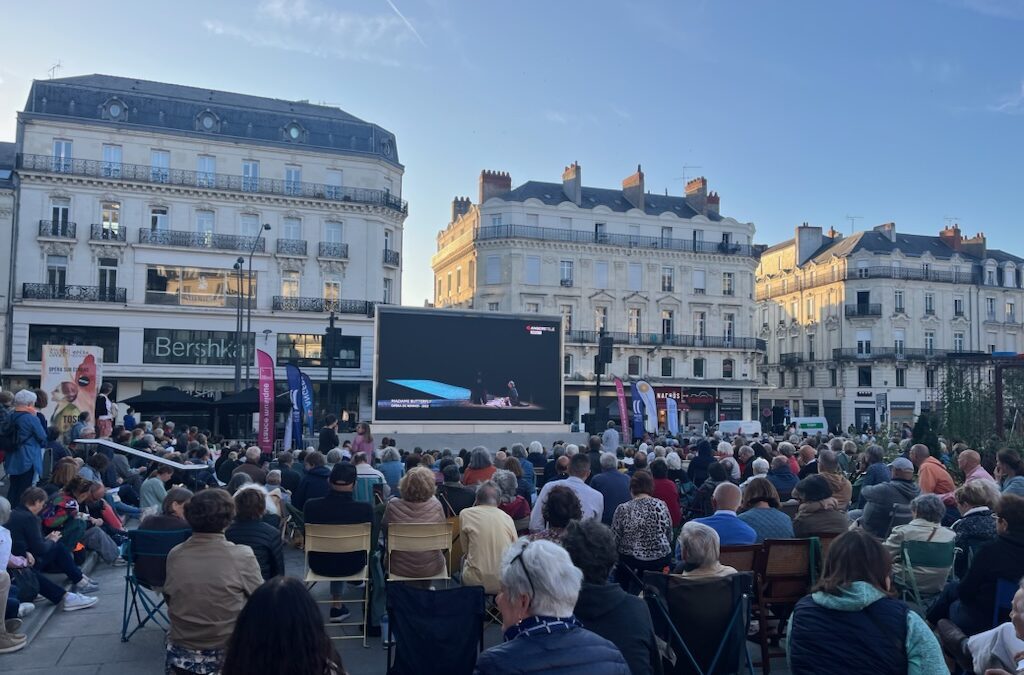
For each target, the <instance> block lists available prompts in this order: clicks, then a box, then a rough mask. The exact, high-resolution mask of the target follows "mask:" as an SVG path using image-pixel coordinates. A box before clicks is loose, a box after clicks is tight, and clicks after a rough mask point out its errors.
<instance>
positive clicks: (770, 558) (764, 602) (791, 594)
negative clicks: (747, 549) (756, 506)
mask: <svg viewBox="0 0 1024 675" xmlns="http://www.w3.org/2000/svg"><path fill="white" fill-rule="evenodd" d="M813 541H814V540H813V539H766V540H765V542H764V552H763V553H762V554H761V556H760V559H759V560H758V563H757V579H758V582H759V583H758V589H757V590H758V593H757V598H756V604H755V615H756V616H757V619H758V625H757V641H758V643H759V644H760V646H761V663H760V664H759V665H760V666H761V672H762V673H764V674H765V675H767V674H768V673H769V672H770V670H771V652H770V649H769V641H770V640H771V641H777V640H778V639H779V638H781V637H782V630H781V629H782V625H781V622H782V618H783V617H785V616H786V615H787V614H788V613H789V611H791V610H792V608H793V606H794V605H796V603H797V602H799V601H800V599H801V598H802V597H804V596H805V595H807V593H808V592H809V591H810V589H811V580H812V577H813V573H812V570H811V565H812V561H811V555H812V550H813V548H814V547H813V546H812V542H813ZM814 562H815V563H816V562H817V561H814ZM772 621H777V622H778V625H776V626H775V627H774V628H772V627H771V626H770V625H769V624H770V622H772ZM777 655H783V653H782V652H778V653H777Z"/></svg>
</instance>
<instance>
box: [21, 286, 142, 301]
mask: <svg viewBox="0 0 1024 675" xmlns="http://www.w3.org/2000/svg"><path fill="white" fill-rule="evenodd" d="M21 297H22V298H24V299H26V300H70V301H72V302H120V303H124V302H125V301H126V298H127V291H126V290H125V289H124V288H120V287H118V288H114V287H112V286H77V285H74V286H72V285H64V286H57V285H50V284H22V286H21Z"/></svg>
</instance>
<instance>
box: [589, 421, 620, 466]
mask: <svg viewBox="0 0 1024 675" xmlns="http://www.w3.org/2000/svg"><path fill="white" fill-rule="evenodd" d="M601 445H603V446H604V451H605V452H610V453H612V454H615V453H617V452H618V451H619V431H618V430H617V429H616V428H615V420H608V428H607V429H605V430H604V433H603V434H601ZM594 473H597V472H596V471H595V472H594Z"/></svg>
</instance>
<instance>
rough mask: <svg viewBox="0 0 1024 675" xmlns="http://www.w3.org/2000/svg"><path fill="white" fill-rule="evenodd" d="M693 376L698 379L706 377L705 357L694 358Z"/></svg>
mask: <svg viewBox="0 0 1024 675" xmlns="http://www.w3.org/2000/svg"><path fill="white" fill-rule="evenodd" d="M693 376H694V378H696V379H699V380H703V379H704V359H694V360H693Z"/></svg>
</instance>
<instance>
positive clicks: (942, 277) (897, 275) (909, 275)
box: [754, 266, 981, 300]
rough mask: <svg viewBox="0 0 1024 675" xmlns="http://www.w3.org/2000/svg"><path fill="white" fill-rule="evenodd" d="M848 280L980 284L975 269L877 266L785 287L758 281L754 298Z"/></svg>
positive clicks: (790, 282) (797, 280)
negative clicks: (956, 270)
mask: <svg viewBox="0 0 1024 675" xmlns="http://www.w3.org/2000/svg"><path fill="white" fill-rule="evenodd" d="M850 279H904V280H909V281H934V282H937V283H947V284H981V274H979V273H978V272H976V271H975V270H967V271H963V270H961V271H960V272H954V271H952V270H932V269H928V270H924V269H920V268H917V269H915V268H908V267H891V266H876V267H862V268H852V269H847V270H837V273H836V274H828V273H825V274H815V276H814V278H810V277H805V278H793V279H787V280H786V283H785V284H783V282H782V280H779V281H773V282H771V283H765V282H759V283H758V284H757V291H756V293H755V295H754V297H755V299H757V300H768V299H770V298H774V297H778V296H780V295H785V294H787V293H793V292H795V291H803V290H807V289H810V288H818V287H820V286H827V285H828V284H834V283H836V282H838V281H847V280H850Z"/></svg>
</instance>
